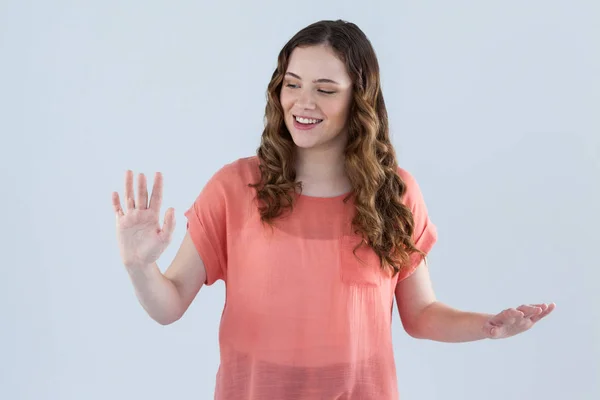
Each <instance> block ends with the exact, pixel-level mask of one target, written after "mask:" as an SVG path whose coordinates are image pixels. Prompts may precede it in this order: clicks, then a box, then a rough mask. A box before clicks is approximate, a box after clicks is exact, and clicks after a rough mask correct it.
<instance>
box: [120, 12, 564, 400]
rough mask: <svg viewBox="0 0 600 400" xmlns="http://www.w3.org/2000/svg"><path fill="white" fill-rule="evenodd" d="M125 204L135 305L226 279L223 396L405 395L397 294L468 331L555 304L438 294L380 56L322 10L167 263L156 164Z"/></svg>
mask: <svg viewBox="0 0 600 400" xmlns="http://www.w3.org/2000/svg"><path fill="white" fill-rule="evenodd" d="M125 196H126V204H127V213H126V214H125V213H124V212H123V210H122V209H121V206H120V201H119V196H118V194H117V193H113V205H114V208H115V212H116V214H117V235H118V239H119V245H120V252H121V256H122V259H123V262H124V265H125V266H126V268H127V271H128V272H129V275H130V277H131V279H132V282H133V285H134V288H135V291H136V294H137V297H138V299H139V300H140V303H141V304H142V306H143V307H144V308H145V310H146V311H147V312H148V314H149V315H150V316H151V317H152V318H153V319H155V320H156V321H158V322H159V323H162V324H169V323H172V322H174V321H176V320H178V319H179V318H180V317H181V316H182V315H183V313H184V312H185V310H186V309H187V308H188V306H189V305H190V303H191V301H192V300H193V298H194V297H195V296H196V294H197V292H198V290H200V288H201V286H202V285H211V284H213V283H214V282H216V281H217V280H219V279H221V280H223V281H224V282H225V285H226V288H227V290H226V293H227V294H226V306H225V308H224V311H223V315H222V321H221V326H220V335H219V342H220V350H221V364H220V367H219V373H218V376H217V385H216V392H215V398H217V399H228V400H230V399H396V398H398V390H397V382H396V371H395V365H394V358H393V349H392V338H391V317H392V316H391V313H390V311H391V309H392V302H393V299H394V298H395V299H396V301H397V304H398V309H399V311H400V317H401V320H402V324H403V326H404V328H405V330H406V331H407V332H408V333H409V334H410V335H411V336H413V337H416V338H423V339H430V340H437V341H444V342H465V341H473V340H480V339H484V338H490V339H497V338H506V337H509V336H513V335H515V334H518V333H520V332H523V331H526V330H528V329H529V328H531V327H532V326H533V325H534V324H535V323H536V322H537V321H539V320H540V319H541V318H543V317H544V316H546V315H548V314H549V313H550V312H551V311H552V310H553V309H554V304H550V305H547V304H537V305H522V306H520V307H518V308H516V309H515V308H510V309H506V310H504V311H502V312H501V313H499V314H497V315H489V314H478V313H471V312H463V311H458V310H455V309H453V308H450V307H448V306H446V305H444V304H442V303H440V302H438V301H436V297H435V294H434V292H433V289H432V285H431V282H430V279H429V273H428V267H427V264H426V258H425V257H426V255H427V253H428V252H429V251H430V249H431V248H432V246H433V245H434V243H435V242H436V240H437V232H436V228H435V225H434V224H433V223H432V222H431V221H430V219H429V216H428V214H427V207H426V205H425V202H424V200H423V198H422V195H421V192H420V190H419V186H418V184H417V182H416V181H415V179H414V178H413V177H412V176H411V175H410V174H409V172H407V171H406V170H404V169H402V168H400V167H398V165H397V161H396V156H395V153H394V149H393V146H392V144H391V142H390V138H389V132H388V119H387V112H386V108H385V103H384V100H383V95H382V92H381V87H380V77H379V66H378V62H377V58H376V56H375V53H374V51H373V48H372V47H371V44H370V42H369V40H368V39H367V38H366V36H365V35H364V34H363V32H362V31H361V30H360V29H359V28H358V27H357V26H356V25H354V24H351V23H347V22H343V21H321V22H318V23H315V24H312V25H310V26H308V27H306V28H305V29H303V30H301V31H300V32H298V33H297V34H296V35H295V36H294V37H293V38H292V39H291V40H290V41H289V42H288V43H287V44H286V45H285V47H284V48H283V49H282V51H281V53H280V54H279V59H278V65H277V69H276V70H275V72H274V73H273V76H272V79H271V82H270V84H269V87H268V102H267V106H266V126H265V129H264V132H263V134H262V141H261V144H260V147H259V149H258V152H257V156H255V157H248V158H243V159H239V160H237V161H235V162H233V163H231V164H228V165H226V166H224V167H223V168H221V169H220V170H219V171H218V172H217V173H216V174H214V175H213V177H212V178H211V179H210V180H209V182H208V183H207V184H206V186H205V187H204V188H203V190H202V192H201V193H200V195H199V196H198V198H197V199H196V200H195V202H194V204H193V205H192V207H191V208H190V209H189V210H187V211H186V213H185V216H186V217H187V219H188V222H187V233H186V236H185V238H184V240H183V243H182V245H181V247H180V249H179V251H178V252H177V255H176V257H175V259H174V260H173V262H172V264H171V265H170V266H169V268H168V269H167V270H166V272H165V273H164V275H163V274H162V273H161V272H160V270H159V268H158V267H157V265H156V260H157V259H158V257H159V256H160V255H161V253H162V252H163V251H164V249H165V248H166V247H167V245H168V244H169V242H170V240H171V235H172V233H173V230H174V227H175V218H174V210H173V209H172V208H170V209H168V210H167V212H166V215H165V221H164V225H163V227H162V229H161V228H160V226H159V224H158V218H159V210H160V206H161V199H162V176H161V174H160V173H157V174H156V176H155V181H154V188H153V191H152V198H151V199H150V202H149V204H148V194H147V188H146V178H145V177H144V175H143V174H140V175H139V180H138V194H137V198H136V199H135V200H134V192H133V173H132V172H131V171H127V174H126V185H125Z"/></svg>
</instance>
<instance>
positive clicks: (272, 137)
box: [250, 20, 425, 275]
mask: <svg viewBox="0 0 600 400" xmlns="http://www.w3.org/2000/svg"><path fill="white" fill-rule="evenodd" d="M322 44H325V45H328V46H330V47H331V48H332V49H333V50H334V51H335V53H336V54H337V55H338V57H339V58H340V60H341V61H342V62H343V63H344V64H345V65H346V69H347V72H348V74H349V76H350V78H351V79H352V82H353V89H352V91H353V99H352V103H351V109H350V117H349V125H348V144H347V146H346V150H345V169H346V174H347V175H348V177H349V179H350V182H351V184H352V188H353V189H352V193H351V194H350V196H354V203H355V206H356V214H355V216H354V218H353V220H352V225H353V227H354V231H355V233H359V234H360V235H361V236H362V237H363V243H366V244H367V245H369V246H371V247H372V248H373V250H374V251H375V252H376V253H377V255H378V256H379V257H381V261H382V264H381V267H382V268H389V269H390V270H391V272H392V274H393V275H395V274H396V273H398V272H399V271H400V270H401V269H402V267H403V266H404V265H405V264H406V263H407V262H408V260H409V256H410V254H411V253H413V252H418V253H420V254H421V255H423V256H425V253H423V252H422V251H420V250H419V249H417V248H416V247H415V244H414V243H413V240H412V235H413V231H414V220H413V216H412V213H411V211H410V209H409V208H408V207H406V206H405V205H404V204H402V202H401V198H402V196H403V195H404V193H405V191H406V185H405V183H404V182H403V181H402V179H401V178H400V176H399V175H398V172H397V170H398V164H397V162H396V154H395V151H394V148H393V146H392V144H391V142H390V137H389V128H388V116H387V110H386V108H385V103H384V101H383V94H382V91H381V83H380V75H379V63H378V61H377V57H376V55H375V51H374V50H373V47H372V45H371V43H370V41H369V40H368V38H367V37H366V36H365V34H364V33H363V32H362V31H361V30H360V29H359V28H358V26H356V25H355V24H353V23H350V22H346V21H342V20H337V21H319V22H316V23H313V24H311V25H309V26H307V27H306V28H304V29H302V30H301V31H299V32H298V33H297V34H296V35H294V36H293V37H292V38H291V39H290V40H289V41H288V43H287V44H286V45H285V46H284V47H283V49H282V50H281V52H280V53H279V57H278V61H277V68H276V69H275V71H274V72H273V75H272V77H271V81H270V82H269V86H268V89H267V105H266V108H265V128H264V131H263V133H262V137H261V143H260V146H259V148H258V149H257V156H258V159H259V162H260V174H261V178H260V181H259V182H256V183H254V184H250V186H251V187H254V188H256V193H257V199H258V200H259V203H260V206H259V210H260V214H261V219H262V221H263V222H266V223H269V224H270V223H271V222H272V221H273V220H274V219H275V218H276V217H278V216H279V215H281V214H282V213H283V212H284V211H285V210H286V209H287V210H290V211H291V209H293V206H294V196H293V194H294V193H295V192H296V190H297V189H300V190H301V188H302V186H301V183H300V182H296V171H295V161H296V160H295V157H296V152H295V144H294V142H293V140H292V137H291V135H290V132H289V131H288V129H287V127H286V125H285V123H284V113H283V109H282V106H281V102H280V98H279V93H280V90H281V86H282V82H283V78H284V75H285V72H286V69H287V66H288V61H289V58H290V55H291V54H292V51H293V50H294V49H295V48H296V47H306V46H314V45H322ZM346 200H347V199H346Z"/></svg>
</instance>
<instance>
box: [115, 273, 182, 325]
mask: <svg viewBox="0 0 600 400" xmlns="http://www.w3.org/2000/svg"><path fill="white" fill-rule="evenodd" d="M126 270H127V272H128V274H129V277H130V279H131V282H132V283H133V287H134V290H135V294H136V296H137V298H138V300H139V302H140V304H141V305H142V307H143V308H144V310H146V312H147V313H148V315H149V316H150V317H151V318H152V319H153V320H155V321H156V322H158V323H160V324H162V325H168V324H170V323H172V322H175V321H177V320H178V319H179V318H180V317H181V315H182V314H183V312H182V300H181V296H180V295H179V292H178V290H177V287H176V286H175V284H174V283H173V282H171V281H170V280H169V279H168V278H166V277H165V276H164V275H163V274H162V272H161V271H160V269H159V268H158V265H157V264H156V263H153V264H152V265H147V266H144V267H139V266H138V267H128V268H126Z"/></svg>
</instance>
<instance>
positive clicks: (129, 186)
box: [125, 170, 135, 211]
mask: <svg viewBox="0 0 600 400" xmlns="http://www.w3.org/2000/svg"><path fill="white" fill-rule="evenodd" d="M125 204H126V207H127V211H132V210H134V209H135V200H134V197H133V171H131V170H127V172H125Z"/></svg>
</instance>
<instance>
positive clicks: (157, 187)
mask: <svg viewBox="0 0 600 400" xmlns="http://www.w3.org/2000/svg"><path fill="white" fill-rule="evenodd" d="M162 192H163V176H162V174H161V173H160V172H157V173H156V174H154V184H153V186H152V197H150V208H151V209H152V210H154V211H156V212H160V207H161V205H162Z"/></svg>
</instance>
